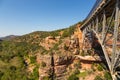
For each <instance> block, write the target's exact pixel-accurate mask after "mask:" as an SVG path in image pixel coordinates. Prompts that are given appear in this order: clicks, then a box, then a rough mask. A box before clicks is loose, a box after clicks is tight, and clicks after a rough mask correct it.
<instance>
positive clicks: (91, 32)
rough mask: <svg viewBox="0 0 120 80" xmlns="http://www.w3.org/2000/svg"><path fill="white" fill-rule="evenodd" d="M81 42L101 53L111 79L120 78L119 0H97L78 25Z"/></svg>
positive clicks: (117, 79)
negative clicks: (87, 41) (80, 31)
mask: <svg viewBox="0 0 120 80" xmlns="http://www.w3.org/2000/svg"><path fill="white" fill-rule="evenodd" d="M80 29H81V30H82V32H83V43H85V41H86V38H87V40H89V42H90V43H91V44H90V45H91V47H92V48H93V49H94V50H96V51H97V49H100V50H99V52H100V54H103V55H102V56H104V59H105V61H106V64H107V66H108V69H109V71H110V73H111V76H112V78H113V80H119V79H120V0H97V1H96V3H95V5H94V6H93V8H92V10H91V11H90V13H89V14H88V16H87V17H86V19H85V21H84V23H83V24H82V26H81V27H80Z"/></svg>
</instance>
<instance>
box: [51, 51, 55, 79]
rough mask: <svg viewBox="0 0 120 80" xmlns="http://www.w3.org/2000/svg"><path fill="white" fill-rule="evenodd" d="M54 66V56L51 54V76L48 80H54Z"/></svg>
mask: <svg viewBox="0 0 120 80" xmlns="http://www.w3.org/2000/svg"><path fill="white" fill-rule="evenodd" d="M54 67H55V64H54V54H53V53H51V70H52V71H51V75H50V78H51V79H52V80H54V79H55V68H54Z"/></svg>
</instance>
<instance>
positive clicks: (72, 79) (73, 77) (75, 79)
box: [67, 69, 80, 80]
mask: <svg viewBox="0 0 120 80" xmlns="http://www.w3.org/2000/svg"><path fill="white" fill-rule="evenodd" d="M78 74H80V71H79V70H78V69H76V70H75V71H74V72H73V74H71V75H70V76H69V77H68V79H67V80H79V77H78V76H77V75H78Z"/></svg>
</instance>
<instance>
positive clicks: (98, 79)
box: [94, 76, 103, 80]
mask: <svg viewBox="0 0 120 80" xmlns="http://www.w3.org/2000/svg"><path fill="white" fill-rule="evenodd" d="M94 80H103V79H102V78H101V76H96V77H95V79H94Z"/></svg>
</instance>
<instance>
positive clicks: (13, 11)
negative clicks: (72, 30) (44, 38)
mask: <svg viewBox="0 0 120 80" xmlns="http://www.w3.org/2000/svg"><path fill="white" fill-rule="evenodd" d="M95 1H96V0H0V37H3V36H7V35H24V34H27V33H31V32H33V31H52V30H56V29H62V28H66V27H69V26H71V25H73V24H75V23H77V22H79V21H83V20H84V19H85V18H86V16H87V15H88V13H89V12H90V10H91V8H92V7H93V5H94V3H95Z"/></svg>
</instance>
